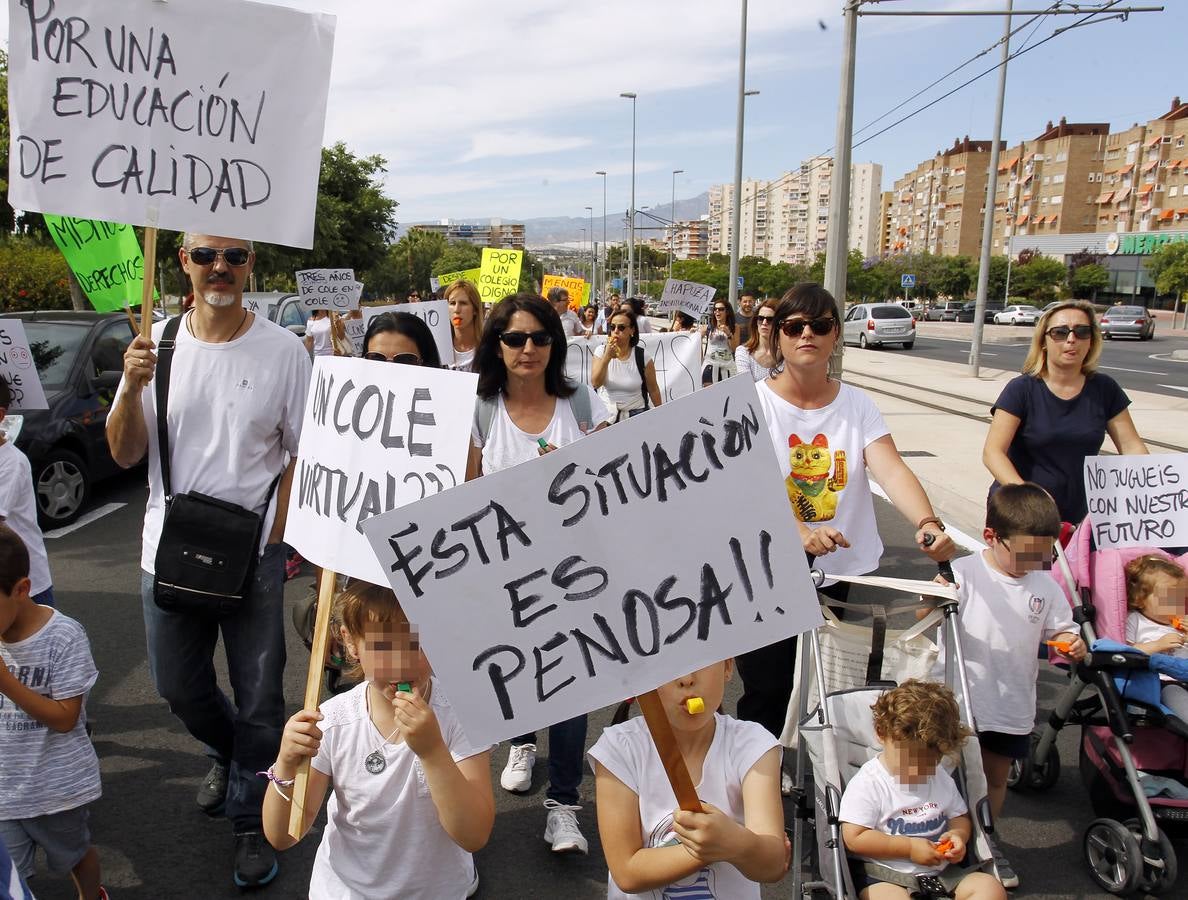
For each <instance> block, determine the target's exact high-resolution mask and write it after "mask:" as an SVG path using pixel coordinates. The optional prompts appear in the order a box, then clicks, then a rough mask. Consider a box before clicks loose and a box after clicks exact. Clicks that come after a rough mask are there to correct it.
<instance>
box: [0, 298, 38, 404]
mask: <svg viewBox="0 0 1188 900" xmlns="http://www.w3.org/2000/svg"><path fill="white" fill-rule="evenodd" d="M0 378H3V379H4V380H5V382H7V383H8V387H9V389H10V390H11V391H12V406H10V407H9V408H8V411H9V412H14V413H15V412H21V411H22V410H29V409H48V408H49V404H47V403H46V402H45V391H43V390H42V389H41V378H40V377H39V376H38V374H37V365H36V363H35V361H34V357H33V352H32V350H31V349H30V347H29V339H28V338H27V337H26V336H25V326H24V325H23V324H21V320H20V319H0Z"/></svg>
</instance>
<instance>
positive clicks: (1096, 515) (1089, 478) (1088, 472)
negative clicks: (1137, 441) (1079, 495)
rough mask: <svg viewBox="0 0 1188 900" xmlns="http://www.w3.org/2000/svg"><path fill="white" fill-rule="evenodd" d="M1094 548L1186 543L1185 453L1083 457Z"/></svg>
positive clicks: (1187, 475)
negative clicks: (1095, 546)
mask: <svg viewBox="0 0 1188 900" xmlns="http://www.w3.org/2000/svg"><path fill="white" fill-rule="evenodd" d="M1085 496H1086V499H1088V501H1089V521H1090V523H1091V525H1092V527H1093V539H1094V541H1095V543H1096V544H1097V547H1098V549H1103V548H1107V547H1188V453H1166V454H1164V453H1161V454H1155V455H1151V456H1087V457H1085Z"/></svg>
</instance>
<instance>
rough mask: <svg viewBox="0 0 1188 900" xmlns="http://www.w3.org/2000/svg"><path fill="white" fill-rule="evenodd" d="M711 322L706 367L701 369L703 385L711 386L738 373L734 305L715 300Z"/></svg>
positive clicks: (703, 349) (706, 351)
mask: <svg viewBox="0 0 1188 900" xmlns="http://www.w3.org/2000/svg"><path fill="white" fill-rule="evenodd" d="M710 316H711V317H710V323H709V325H707V326H706V327H705V331H704V336H705V342H704V343H705V346H704V347H703V348H702V351H703V353H704V355H705V368H703V369H702V370H701V386H702V387H709V386H710V385H711V384H713V383H714V382H715V381H722V380H724V379H726V378H729V377H730V376H731V375H734V374H736V372H737V370H736V369H735V368H734V351H735V348H737V347H738V326H737V325H736V324H735V322H734V307H732V306H731V305H730V301H729V300H715V301H714V307H713V312H712V313H711V314H710Z"/></svg>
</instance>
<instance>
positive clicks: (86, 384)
mask: <svg viewBox="0 0 1188 900" xmlns="http://www.w3.org/2000/svg"><path fill="white" fill-rule="evenodd" d="M4 317H5V318H14V319H20V320H21V323H22V325H23V326H24V328H25V335H26V336H27V337H28V339H29V347H30V349H31V350H32V351H33V363H34V365H35V366H36V367H37V374H38V376H39V377H40V378H41V386H42V388H43V389H44V390H45V396H46V401H47V403H48V405H49V409H37V410H29V411H26V412H21V413H14V414H13V416H20V417H21V419H22V422H21V423H20V426H21V427H20V432H19V434H18V435H17V438H16V445H17V447H18V448H19V449H20V450H22V451H24V453H25V455H26V456H28V457H29V463H30V465H31V467H32V470H33V487H34V493H35V496H36V498H37V513H38V518H39V519H40V520H41V524H42V526H43V527H44V528H47V529H49V528H57V527H60V526H62V525H68V524H69V523H71V522H73V521H74V520H75V519H77V518H78V516H79V514H80V513H81V512H82V510H83V508H84V507H85V506H86V503H87V500H88V499H89V498H90V496H91V488H92V486H93V485H94V484H95V483H96V482H97V481H99V480H101V479H103V478H107V477H109V476H111V475H114V474H115V473H116V472H118V471H119V470H120V467H119V466H118V465H117V464H116V462H115V460H113V459H112V458H111V449H110V448H109V447H108V445H107V434H106V431H105V427H106V425H107V413H108V410H109V409H110V407H111V401H112V399H113V398H114V396H115V390H116V387H117V386H118V385H119V383H120V377H121V376H122V374H123V371H124V351H125V350H126V349H127V348H128V344H130V343H131V342H132V337H133V333H132V326H131V325H130V324H129V323H128V318H127V316H125V315H124V313H123V312H118V313H99V312H92V311H88V312H74V311H70V312H49V311H42V312H31V313H6V314H4ZM14 430H15V429H14Z"/></svg>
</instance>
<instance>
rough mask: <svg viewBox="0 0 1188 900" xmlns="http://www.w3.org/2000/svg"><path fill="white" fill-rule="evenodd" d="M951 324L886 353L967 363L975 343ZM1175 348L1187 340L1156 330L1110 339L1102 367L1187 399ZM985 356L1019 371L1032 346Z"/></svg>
mask: <svg viewBox="0 0 1188 900" xmlns="http://www.w3.org/2000/svg"><path fill="white" fill-rule="evenodd" d="M949 324H950V323H948V322H930V323H928V324H927V325H926V326H924V328H923V329H922V332H921V334H920V336H919V337H917V338H916V345H915V347H913V348H912V349H911V350H908V351H904V350H903V349H902V348H900V347H898V346H892V347H889V348H887V350H886V351H882V352H889V353H904V352H907V353H915V354H920V355H922V356H924V357H926V358H927V359H936V360H941V361H944V362H956V363H968V362H969V351H970V342H969V340H968V339H957V338H947V337H945V336H944V328H945V326H947V325H949ZM924 329H926V331H925V330H924ZM1024 330H1025V329H1023V328H1020V329H1019V332H1020V333H1021V334H1022V332H1023V331H1024ZM846 350H847V351H854V352H867V353H872V352H880V351H872V350H867V351H857V350H856V348H852V347H847V348H846ZM1173 350H1185V351H1188V338H1180V337H1166V336H1162V335H1158V334H1157V335H1156V337H1155V339H1154V340H1151V341H1137V340H1133V339H1129V338H1120V339H1116V340H1112V341H1106V342H1105V344H1104V348H1103V350H1102V354H1101V362H1100V363H1099V368H1100V369H1101V370H1102V371H1103V372H1106V373H1108V374H1109V375H1111V376H1113V378H1114V380H1115V381H1117V382H1118V383H1119V384H1120V385H1122V387H1123V388H1124V389H1126V390H1128V391H1147V392H1149V393H1152V394H1166V395H1168V396H1172V397H1179V398H1181V399H1183V398H1184V397H1185V396H1188V360H1183V359H1172V356H1171V354H1172V351H1173ZM981 356H982V363H983V365H986V366H989V367H992V368H995V369H1009V370H1013V371H1018V370H1019V369H1021V368H1022V366H1023V360H1024V359H1025V358H1026V357H1027V344H1026V343H1022V342H1020V343H1017V344H1013V343H1012V344H1006V343H1002V344H1000V343H983V344H982V352H981Z"/></svg>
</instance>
